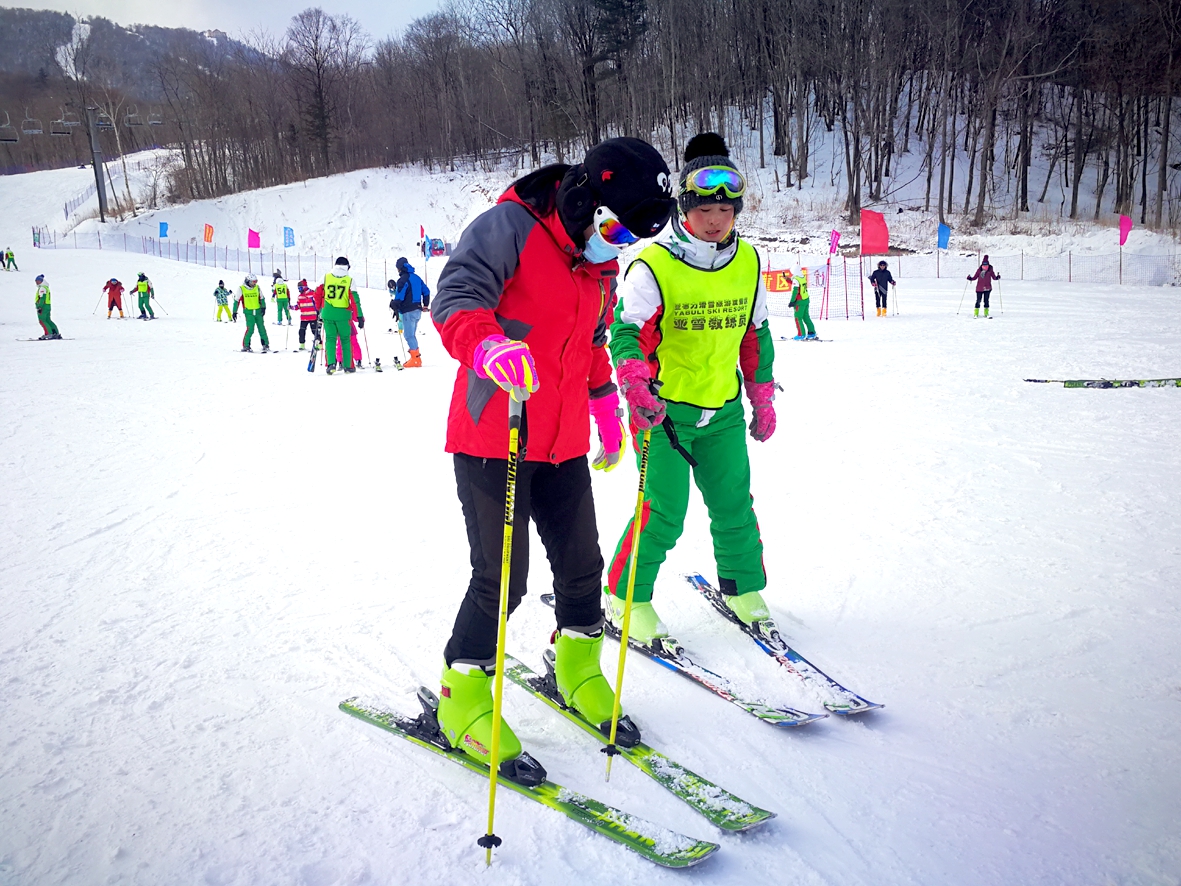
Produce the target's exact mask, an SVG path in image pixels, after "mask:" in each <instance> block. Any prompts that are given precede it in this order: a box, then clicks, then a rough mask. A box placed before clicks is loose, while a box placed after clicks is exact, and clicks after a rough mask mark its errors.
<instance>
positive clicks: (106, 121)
mask: <svg viewBox="0 0 1181 886" xmlns="http://www.w3.org/2000/svg"><path fill="white" fill-rule="evenodd" d="M95 125H96V126H98V128H99V129H106V130H109V129H114V128H115V121H114V120H112V119H111V115H110V114H108V113H107V112H106V111H99V112H98V116H97V118H96V119H95Z"/></svg>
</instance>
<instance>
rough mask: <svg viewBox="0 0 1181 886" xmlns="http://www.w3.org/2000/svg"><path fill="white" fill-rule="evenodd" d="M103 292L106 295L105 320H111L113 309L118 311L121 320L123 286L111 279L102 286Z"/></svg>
mask: <svg viewBox="0 0 1181 886" xmlns="http://www.w3.org/2000/svg"><path fill="white" fill-rule="evenodd" d="M103 292H105V293H106V295H107V319H108V320H110V319H111V311H113V310H115V308H118V309H119V319H120V320H122V319H123V284H122V283H120V282H119V281H118V280H116V279H115V278H114V277H112V278H111V279H110V280H108V281H107V282H106V285H105V286H103Z"/></svg>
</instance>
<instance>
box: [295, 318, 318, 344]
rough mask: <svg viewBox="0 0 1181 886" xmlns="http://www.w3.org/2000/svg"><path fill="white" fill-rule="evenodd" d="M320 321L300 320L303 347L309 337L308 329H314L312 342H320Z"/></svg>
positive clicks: (300, 337) (300, 340)
mask: <svg viewBox="0 0 1181 886" xmlns="http://www.w3.org/2000/svg"><path fill="white" fill-rule="evenodd" d="M319 322H320V321H318V320H300V321H299V343H300V344H301V345H302V344H303V343H304V339H305V337H306V335H307V331H308V327H309V326H310V327H312V341H313V342H317V341H319V340H320V325H319Z"/></svg>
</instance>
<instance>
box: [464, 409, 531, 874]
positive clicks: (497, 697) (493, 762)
mask: <svg viewBox="0 0 1181 886" xmlns="http://www.w3.org/2000/svg"><path fill="white" fill-rule="evenodd" d="M528 397H529V390H528V388H516V389H514V390H513V391H512V392H510V394H509V401H508V479H507V481H506V483H505V490H504V544H503V546H502V547H501V551H500V613H499V620H498V622H497V625H496V676H495V677H494V678H493V684H492V749H491V754H490V756H489V758H488V760H489V763H488V833H486V834H485V835H484V836H482V837H481V838H480V839H479V840H477V841H476V843H477V844H479V845H480V846H482V847H484V864H485V865H488V866H491V865H492V850H493V849H494V848H495V847H497V846H499V845H500V844H501V839H500V837H498V836H496V834H495V833H494V832H493V824H494V822H495V819H496V775H497V772H498V771H499V764H498V763H497V761H498V759H499V757H500V712H501V701H502V698H503V695H504V641H505V633H506V630H507V627H508V583H509V575H510V573H511V569H512V558H513V514H514V512H515V511H516V502H517V455H518V452H519V449H520V438H521V412H522V409H523V405H524V404H523V401H524V400H526V399H527V398H528Z"/></svg>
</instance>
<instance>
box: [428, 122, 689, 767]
mask: <svg viewBox="0 0 1181 886" xmlns="http://www.w3.org/2000/svg"><path fill="white" fill-rule="evenodd" d="M675 205H676V204H675V202H674V200H673V199H672V189H671V183H670V180H669V172H668V166H667V165H666V164H665V162H664V160H663V159H661V157H660V154H659V153H657V151H656V150H655V149H654V148H653V147H652V146H651V145H649V144H647V143H646V142H643V141H641V140H639V139H634V138H615V139H610V140H608V141H605V142H603V143H602V144H600V145H598V146H596V147H594V148H592V149H591V150H590V151H589V152H588V153H587V155H586V157H585V159H584V160H583V162H582V163H580V164H578V165H576V166H573V167H571V166H567V165H565V164H555V165H553V166H546V167H543V168H542V169H539V170H537V171H535V172H532V173H530V174H529V175H527V176H525V177H524V178H521V179H518V180H517V181H516V182H514V183H513V184H512V185H511V186H510V187H509V189H508V190H507V191H505V192H504V194H502V195H501V197H500V200H499V202H498V203H497V205H496V206H494V207H493V208H492V209H489V210H488V211H487V212H485V213H483V214H482V215H480V216H479V217H478V218H476V219H475V221H473V222H472V223H471V225H470V226H469V227H468V228H467V230H466V231H464V233H463V236H462V237H461V238H460V241H459V244H458V245H457V246H456V248H455V251H454V252H453V253H452V256H451V258H450V260H449V261H448V263H447V266H446V268H444V270H443V273H442V275H441V276H440V278H439V282H438V284H437V288H438V294H437V295H436V296H435V300H434V303H433V305H432V313H431V317H432V319H433V320H434V323H435V326H436V327H437V328H438V330H439V333H440V336H441V337H442V340H443V344H444V346H445V347H446V348H447V350H448V352H449V353H450V354H451V356H452V357H454V358H455V359H456V360H458V361H459V363H460V366H459V371H458V373H457V375H456V378H455V387H454V391H453V393H452V397H451V411H450V415H449V416H448V420H447V445H446V448H447V451H448V452H451V453H453V454H454V461H455V479H456V485H457V487H458V493H459V500H460V504H461V505H462V507H463V516H464V521H465V523H466V524H467V535H468V543H469V545H470V547H471V563H472V575H471V580H470V582H469V584H468V588H467V594H466V595H465V597H464V599H463V602H462V603H461V604H460V607H459V612H458V614H457V615H456V618H455V625H454V628H453V630H452V634H451V639H450V640H449V641H448V643H447V647H446V649H445V650H444V652H443V658H444V663H445V667H444V671H443V677H442V683H443V690H442V692H441V693H440V695H441V698H440V701H439V708H438V718H439V725H440V728H441V729H442V731H443V733H444V735H446V737H447V739H448V741H450V742H451V744H452V746H454V747H457V748H462V749H463V750H464V751H466V752H468V753H471V754H472V755H473V756H475V757H476V758H477V759H480V760H481V761H482V762H494V765H495V764H500V770H501V772H502V773H503V774H505V775H506V776H507V777H509V778H512V779H514V780H517V781H519V782H521V783H525V784H536V783H539V779H541V778H544V770H543V769H542V768H541V766H540V765H539V764H538V763H537V761H536V760H533V758H532V757H530V756H529V755H528V754H524V753H522V750H521V743H520V741H518V740H517V737H516V736H515V735H514V734H513V732H512V730H511V729H510V728H509V727H508V726H507V724H503V722H502V725H501V733H500V736H501V738H500V742H501V743H500V748H499V755H498V756H499V759H498V760H496V761H490V760H489V757H490V755H491V751H490V736H491V734H492V727H493V714H492V676H493V674H494V672H495V662H496V652H497V648H496V640H497V627H498V621H499V618H498V615H499V596H500V594H499V585H500V571H501V554H502V550H501V544H502V535H503V528H504V518H505V491H506V479H507V474H508V459H507V455H508V439H509V417H508V411H509V409H508V407H509V397H510V394H511V395H512V396H513V397H514V398H515V399H521V400H525V399H526V398H528V399H527V402H525V403H524V404H523V405H524V411H525V416H524V421H523V423H522V427H523V428H524V432H523V439H524V442H523V443H522V445H521V452H522V454H521V456H520V463H519V466H518V468H517V474H516V477H517V480H516V497H515V510H514V528H515V532H514V534H513V551H512V561H511V574H510V584H509V603H508V605H509V612H512V611H513V610H514V609H515V608H516V606H517V604H518V603H520V601H521V598H522V597H523V596H524V594H525V583H526V577H527V573H528V564H529V549H528V539H529V531H528V527H529V518H530V517H532V518H533V520H534V522H536V524H537V530H538V534H539V535H540V537H541V540H542V543H543V544H544V545H545V548H546V553H547V554H548V556H549V561H550V564H551V567H552V569H553V573H554V583H553V587H554V592H555V597H556V601H555V610H556V612H555V615H556V619H557V630H556V631H555V632H554V634H553V638H552V642H553V644H554V645H553V656H554V657H553V663H554V677H555V680H556V683H557V687H558V690H559V691H560V692H561V693H562V696H563V698H564V699H565V702H566V704H567V705H569V706H570V707H573V708H575V709H577V710H578V711H579V712H580V713H581V714H582V715H583V716H584V717H585V718H586V719H587V720H589V721H590V722H591V723H594V724H595V725H599V726H600V727H601V728H602V726H603V725H605V726H606V727H608V728H609V726H610V720H611V715H612V709H613V706H614V703H615V694H614V692H613V691H612V689H611V686H610V684H608V683H607V681H606V679H605V678H604V677H603V674H602V671H601V670H600V668H599V656H600V653H601V651H602V646H603V625H604V621H603V610H602V586H603V558H602V554H601V553H600V549H599V535H598V529H597V527H596V524H595V510H594V500H593V497H592V495H591V481H590V465H589V464H588V461H587V452H588V449H589V445H588V444H589V438H590V420H591V416H592V414H593V416H594V418H595V423H596V426H597V428H598V431H599V438H600V441H601V443H602V448H603V451H602V453H601V454H600V456H599V457H598V458H596V460H595V467H596V468H610V467H613V466H614V465H615V464H616V463H617V462H618V460H619V457H620V453H621V451H622V449H623V445H624V444H623V438H624V433H623V427H622V419H621V417H620V416H621V414H622V410H621V409H620V407H619V395H618V393H617V390H616V387H615V383H614V382H613V381H612V380H611V364H610V358H609V355H608V354H607V351H606V347H605V346H606V343H607V320H608V318H609V317H610V312H611V308H612V306H613V302H614V289H615V279H616V276H617V275H618V273H619V265H618V263H617V262H616V257H617V256H618V255H619V253H620V250H621V248H622V247H623V246H624V245H627V244H629V243H634V242H636V240H637V239H638V238H641V237H651V236H653V235H655V234H656V233H657V232H658V231H659V230H660V229H661V228H663V227H664V225H665V223H666V222H667V221H668V218H669V216H670V214H671V213H672V211H673V209H674V207H675ZM526 438H527V439H526ZM619 735H620V736H623V738H620V739H617V740H618V741H619V742H620V743H622V744H630V743H634V742H635V741H637V740H638V738H639V731H638V730H637V729H636V727H635V725H634V724H632V723H631V721H630V720H628V719H627V718H624V719H623V720H621V721H620V725H619ZM629 736H630V738H629Z"/></svg>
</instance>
